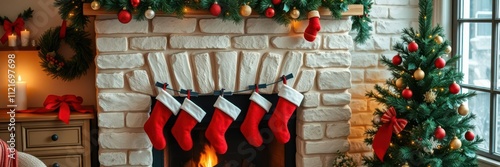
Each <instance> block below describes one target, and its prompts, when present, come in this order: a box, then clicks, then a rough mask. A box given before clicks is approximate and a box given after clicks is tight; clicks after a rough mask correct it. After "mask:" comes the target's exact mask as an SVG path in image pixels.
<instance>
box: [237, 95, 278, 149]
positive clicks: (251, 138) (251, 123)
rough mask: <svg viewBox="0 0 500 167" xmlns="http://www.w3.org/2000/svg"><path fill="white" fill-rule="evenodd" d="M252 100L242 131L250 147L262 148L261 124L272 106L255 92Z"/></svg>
mask: <svg viewBox="0 0 500 167" xmlns="http://www.w3.org/2000/svg"><path fill="white" fill-rule="evenodd" d="M250 100H251V101H250V106H249V107H248V112H247V115H246V117H245V120H244V121H243V124H242V125H241V127H240V130H241V133H243V136H245V138H246V139H247V141H248V143H250V145H252V146H254V147H260V146H261V145H262V141H263V140H262V136H261V135H260V133H259V123H260V120H262V117H264V114H266V113H267V112H268V111H269V109H270V108H271V106H272V104H271V102H269V101H268V100H267V99H265V98H264V97H262V96H261V95H260V94H258V93H257V92H253V94H252V96H250Z"/></svg>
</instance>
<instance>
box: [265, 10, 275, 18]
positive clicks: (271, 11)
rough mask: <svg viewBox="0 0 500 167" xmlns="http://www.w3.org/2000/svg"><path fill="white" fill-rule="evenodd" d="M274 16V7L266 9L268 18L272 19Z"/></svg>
mask: <svg viewBox="0 0 500 167" xmlns="http://www.w3.org/2000/svg"><path fill="white" fill-rule="evenodd" d="M273 16H274V9H273V8H272V7H268V8H267V9H266V17H268V18H271V17H273Z"/></svg>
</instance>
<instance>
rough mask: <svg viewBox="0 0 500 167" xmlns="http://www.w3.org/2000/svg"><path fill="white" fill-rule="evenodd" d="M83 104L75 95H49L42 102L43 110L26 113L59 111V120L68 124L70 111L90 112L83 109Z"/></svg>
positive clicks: (81, 99)
mask: <svg viewBox="0 0 500 167" xmlns="http://www.w3.org/2000/svg"><path fill="white" fill-rule="evenodd" d="M82 102H83V98H82V97H80V96H75V95H63V96H56V95H49V96H47V98H46V99H45V101H44V102H43V108H41V109H38V110H34V111H29V110H27V111H28V112H52V111H55V110H57V109H59V114H58V117H59V120H61V121H63V122H64V123H66V124H68V123H69V114H70V112H71V110H76V111H78V112H81V113H86V112H91V111H90V110H86V109H84V108H83V107H82V106H81V104H82Z"/></svg>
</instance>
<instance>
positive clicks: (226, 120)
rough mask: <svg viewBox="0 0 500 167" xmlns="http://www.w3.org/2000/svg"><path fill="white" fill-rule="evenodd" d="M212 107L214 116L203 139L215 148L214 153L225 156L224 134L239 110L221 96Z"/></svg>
mask: <svg viewBox="0 0 500 167" xmlns="http://www.w3.org/2000/svg"><path fill="white" fill-rule="evenodd" d="M214 107H215V111H214V115H213V116H212V120H211V121H210V124H209V125H208V128H207V131H205V137H206V138H207V139H208V141H209V142H210V144H211V145H212V146H213V147H214V148H215V152H217V153H218V154H225V153H226V151H227V143H226V139H225V136H224V134H225V133H226V131H227V128H229V125H231V123H233V121H234V120H236V118H237V117H238V115H239V114H240V112H241V110H240V109H239V108H238V107H236V106H235V105H234V104H232V103H231V102H229V101H227V100H226V99H224V98H223V97H222V96H219V98H218V99H217V101H216V102H215V104H214Z"/></svg>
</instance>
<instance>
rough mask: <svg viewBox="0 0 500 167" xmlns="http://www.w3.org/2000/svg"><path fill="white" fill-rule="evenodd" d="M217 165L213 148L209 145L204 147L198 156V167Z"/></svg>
mask: <svg viewBox="0 0 500 167" xmlns="http://www.w3.org/2000/svg"><path fill="white" fill-rule="evenodd" d="M217 163H218V162H217V154H216V153H215V148H214V147H212V146H209V145H205V148H204V150H203V152H202V153H201V156H200V162H199V163H198V167H213V166H215V165H217Z"/></svg>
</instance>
